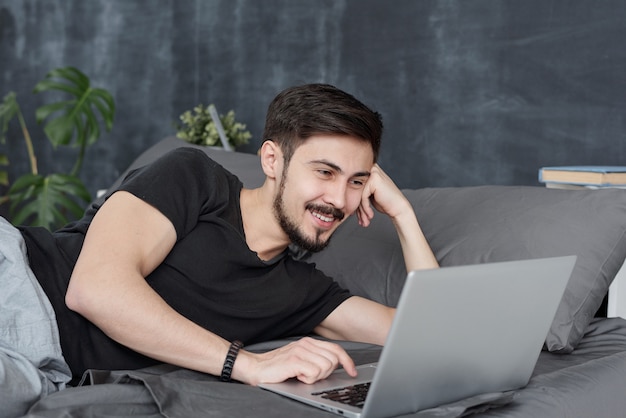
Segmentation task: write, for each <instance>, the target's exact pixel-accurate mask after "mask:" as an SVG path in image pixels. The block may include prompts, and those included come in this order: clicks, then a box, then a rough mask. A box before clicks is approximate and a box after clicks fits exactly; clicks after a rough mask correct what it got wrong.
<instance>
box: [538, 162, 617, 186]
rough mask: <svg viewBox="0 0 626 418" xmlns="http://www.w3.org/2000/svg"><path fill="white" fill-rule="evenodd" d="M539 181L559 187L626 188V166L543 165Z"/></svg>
mask: <svg viewBox="0 0 626 418" xmlns="http://www.w3.org/2000/svg"><path fill="white" fill-rule="evenodd" d="M539 182H540V183H545V185H546V187H552V188H559V189H569V188H572V189H576V188H602V187H620V188H626V166H598V165H591V166H590V165H583V166H561V167H542V168H540V169H539Z"/></svg>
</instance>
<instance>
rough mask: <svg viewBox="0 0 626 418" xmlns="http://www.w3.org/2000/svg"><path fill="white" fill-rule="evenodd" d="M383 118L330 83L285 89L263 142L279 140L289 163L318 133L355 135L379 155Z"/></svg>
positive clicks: (270, 115) (271, 111)
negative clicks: (302, 145) (308, 139)
mask: <svg viewBox="0 0 626 418" xmlns="http://www.w3.org/2000/svg"><path fill="white" fill-rule="evenodd" d="M382 131H383V123H382V118H381V116H380V114H379V113H378V112H374V111H373V110H371V109H370V108H368V107H367V106H365V105H364V104H363V103H361V102H360V101H358V100H357V99H356V98H354V97H353V96H352V95H350V94H348V93H346V92H344V91H342V90H339V89H338V88H336V87H334V86H331V85H328V84H305V85H302V86H295V87H291V88H288V89H286V90H283V91H282V92H281V93H279V94H278V96H276V97H275V98H274V100H272V102H271V103H270V105H269V107H268V110H267V117H266V120H265V131H264V132H263V141H268V140H271V141H274V142H275V143H277V144H278V145H279V146H280V148H281V150H282V152H283V155H284V159H285V162H286V163H288V162H289V161H290V159H291V156H292V155H293V153H294V151H295V150H296V148H298V146H300V145H301V144H302V143H303V142H304V141H305V140H306V139H307V138H309V137H311V136H313V135H316V134H336V135H346V136H353V137H356V138H359V139H362V140H363V141H366V142H369V143H370V145H371V146H372V151H373V152H374V161H376V160H377V158H378V152H379V149H380V137H381V135H382Z"/></svg>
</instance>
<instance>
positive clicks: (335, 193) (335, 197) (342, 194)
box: [324, 181, 347, 209]
mask: <svg viewBox="0 0 626 418" xmlns="http://www.w3.org/2000/svg"><path fill="white" fill-rule="evenodd" d="M346 190H347V186H346V184H345V183H343V182H339V181H337V182H333V184H331V185H329V187H328V188H327V189H326V193H324V202H325V203H327V204H329V205H332V206H333V207H335V208H337V209H343V208H344V207H345V205H346Z"/></svg>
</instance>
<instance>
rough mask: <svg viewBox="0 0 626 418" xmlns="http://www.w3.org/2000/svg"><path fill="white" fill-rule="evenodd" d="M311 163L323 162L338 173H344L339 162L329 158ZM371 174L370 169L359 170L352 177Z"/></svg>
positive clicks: (311, 162)
mask: <svg viewBox="0 0 626 418" xmlns="http://www.w3.org/2000/svg"><path fill="white" fill-rule="evenodd" d="M309 164H323V165H326V166H328V167H329V168H332V169H333V170H335V171H336V172H337V173H340V174H343V169H342V168H341V167H339V166H338V165H337V164H335V163H333V162H331V161H328V160H312V161H309ZM369 176H370V172H369V171H358V172H356V173H354V174H353V175H352V177H369Z"/></svg>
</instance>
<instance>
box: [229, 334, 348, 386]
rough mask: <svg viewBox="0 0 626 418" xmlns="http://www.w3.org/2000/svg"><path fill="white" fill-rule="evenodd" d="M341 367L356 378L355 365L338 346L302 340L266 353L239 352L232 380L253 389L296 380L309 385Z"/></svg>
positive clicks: (312, 339)
mask: <svg viewBox="0 0 626 418" xmlns="http://www.w3.org/2000/svg"><path fill="white" fill-rule="evenodd" d="M340 365H341V366H343V368H344V369H345V370H346V372H348V374H349V375H350V376H356V373H357V372H356V368H355V366H354V362H353V361H352V359H351V358H350V356H349V355H348V353H346V352H345V350H344V349H343V348H341V346H339V345H337V344H334V343H331V342H327V341H321V340H316V339H314V338H309V337H305V338H302V339H300V340H298V341H295V342H293V343H290V344H287V345H285V346H284V347H280V348H277V349H275V350H272V351H269V352H267V353H262V354H254V353H250V352H247V351H242V352H240V354H239V357H238V358H237V360H236V361H235V366H234V368H233V379H236V380H239V381H241V382H244V383H248V384H251V385H255V386H256V385H258V384H259V383H276V382H282V381H285V380H287V379H289V378H292V377H295V378H297V379H298V380H300V381H301V382H304V383H309V384H310V383H315V382H317V381H318V380H322V379H325V378H327V377H328V376H329V375H330V374H331V373H332V372H333V371H334V370H335V369H336V368H337V367H338V366H340Z"/></svg>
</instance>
